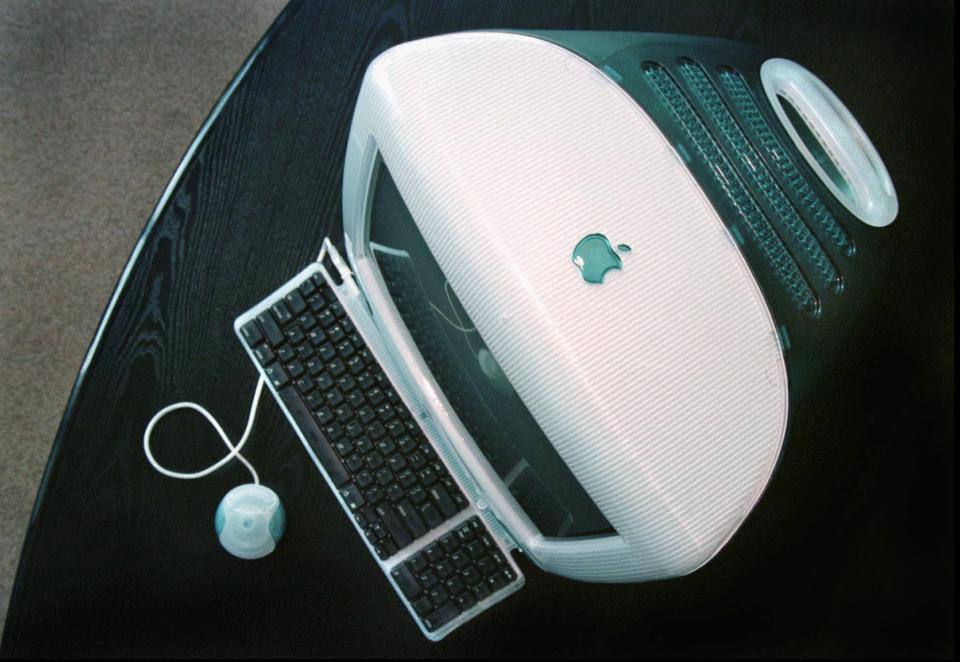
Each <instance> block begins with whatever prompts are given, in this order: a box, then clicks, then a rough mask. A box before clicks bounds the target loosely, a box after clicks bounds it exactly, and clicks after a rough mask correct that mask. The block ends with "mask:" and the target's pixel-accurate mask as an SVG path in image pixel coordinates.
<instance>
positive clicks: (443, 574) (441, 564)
mask: <svg viewBox="0 0 960 662" xmlns="http://www.w3.org/2000/svg"><path fill="white" fill-rule="evenodd" d="M433 569H434V570H435V571H436V573H437V576H438V577H439V578H440V579H446V578H447V577H449V576H450V575H452V574H453V573H454V567H453V563H451V562H450V561H447V560H446V559H444V560H443V561H437V563H436V565H434V566H433Z"/></svg>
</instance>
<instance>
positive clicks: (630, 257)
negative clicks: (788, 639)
mask: <svg viewBox="0 0 960 662" xmlns="http://www.w3.org/2000/svg"><path fill="white" fill-rule="evenodd" d="M378 158H382V159H383V161H384V163H385V164H386V165H387V167H388V168H389V170H390V173H391V174H392V176H393V178H394V180H395V181H396V184H397V187H398V189H399V191H400V193H401V195H402V196H403V199H404V201H405V202H406V204H407V206H408V207H409V209H410V211H411V213H412V215H413V218H414V219H415V221H416V223H417V225H418V227H419V229H420V231H421V233H422V234H423V236H424V238H425V240H426V242H427V244H428V246H429V247H430V249H431V251H432V252H433V254H434V255H435V257H436V259H437V262H438V263H439V264H440V266H441V268H442V269H443V271H444V273H445V275H446V277H447V278H448V280H449V282H450V285H451V286H452V288H453V290H454V291H455V293H456V295H457V297H458V298H459V299H460V301H461V302H462V303H463V305H464V307H465V310H466V311H467V313H468V314H469V315H470V318H471V319H472V320H473V322H474V323H475V324H476V326H477V328H478V330H479V331H480V334H481V336H482V337H483V339H484V341H485V343H486V345H487V346H488V347H489V349H490V350H491V351H492V353H493V355H494V357H495V359H496V361H497V363H499V365H500V366H501V368H502V369H503V372H504V373H505V374H506V376H507V377H508V378H509V380H510V381H511V382H512V384H513V385H514V387H515V388H516V390H517V392H518V393H519V395H520V396H521V398H522V399H523V401H524V403H525V404H526V406H527V407H528V408H529V410H530V412H531V413H532V415H533V416H534V418H535V420H536V421H537V423H538V424H539V425H540V426H541V428H542V429H543V430H544V432H545V433H546V435H547V437H548V438H549V439H550V441H551V443H552V444H553V445H554V446H555V447H556V449H557V451H558V452H559V454H560V456H561V457H562V458H563V459H564V461H565V462H566V463H567V464H568V465H569V467H570V469H571V470H572V472H573V474H574V475H575V476H576V478H577V479H578V480H579V482H580V483H581V484H582V485H583V487H584V489H585V490H586V492H587V493H588V494H589V495H590V496H591V498H592V499H593V500H594V501H595V502H596V504H597V506H598V507H599V509H600V510H601V512H603V514H604V515H605V517H606V518H607V519H608V520H609V522H610V523H611V524H612V526H613V527H614V528H615V529H616V531H617V533H618V534H619V535H615V536H608V537H600V538H589V539H576V540H569V539H549V538H545V537H543V536H542V535H541V534H540V532H539V531H538V530H537V529H536V527H535V526H534V525H533V523H532V522H531V521H530V519H529V518H528V517H527V516H526V514H525V513H524V512H523V511H522V510H521V509H520V508H519V506H518V505H517V503H516V501H515V500H514V499H513V497H512V496H511V495H510V493H509V492H508V491H507V490H506V489H505V488H504V486H503V483H502V482H501V481H500V480H499V478H498V477H497V476H496V474H495V473H494V472H493V471H492V469H491V467H490V466H489V464H487V462H486V461H485V460H484V458H483V456H482V454H481V453H480V452H479V451H478V449H477V447H476V445H475V444H474V443H473V441H472V439H470V436H469V434H468V433H467V432H466V430H465V429H464V427H463V425H462V424H461V423H460V421H459V419H457V417H456V414H455V412H454V411H452V409H451V408H450V406H449V403H448V402H447V400H446V398H445V397H444V396H443V394H442V392H440V390H439V388H438V387H437V385H436V383H435V381H434V380H433V378H432V376H431V375H430V373H429V371H428V370H427V368H426V366H425V364H424V362H423V360H422V358H421V357H420V355H419V353H418V352H417V350H416V347H415V345H414V344H413V342H412V340H411V338H410V336H409V334H408V333H407V332H406V330H405V329H404V327H403V324H402V322H401V321H400V318H399V316H398V314H397V311H396V309H395V308H394V306H393V304H392V302H391V301H390V298H389V295H388V293H387V291H386V288H385V286H384V285H383V281H382V279H381V277H380V275H379V272H378V269H377V266H376V262H375V260H374V259H373V257H372V255H371V253H370V249H369V246H368V243H367V241H368V239H367V238H368V228H369V218H368V207H369V194H370V190H371V185H372V181H371V177H372V174H373V173H374V171H375V166H376V163H377V159H378ZM343 210H344V223H345V231H346V241H347V250H348V257H349V259H350V262H351V264H352V267H353V270H354V272H355V274H356V277H357V280H358V283H359V285H360V286H361V288H362V290H363V292H364V294H365V296H366V298H367V300H368V303H369V305H370V307H371V311H372V313H373V316H374V318H375V319H376V321H377V324H378V325H379V327H380V329H381V331H382V333H383V335H384V336H385V338H386V340H387V342H388V343H389V344H390V345H392V347H393V350H394V352H395V354H396V356H397V358H398V359H399V362H400V363H402V365H403V366H405V368H406V370H407V371H408V372H409V375H410V379H411V381H412V383H414V384H416V385H417V387H418V388H419V389H420V390H421V391H422V394H423V399H424V403H425V406H426V408H427V409H428V410H429V413H430V414H431V415H432V417H433V418H434V419H435V421H436V422H437V424H438V425H439V427H440V429H441V430H442V431H443V433H444V435H445V436H446V437H447V440H448V442H449V443H450V444H451V445H452V446H453V447H454V448H455V449H456V450H457V452H458V454H459V455H460V457H461V460H462V462H463V463H464V466H465V467H466V468H467V470H468V471H469V472H470V474H471V476H472V477H473V479H474V480H475V481H476V483H477V487H478V489H479V491H480V493H481V494H482V498H483V500H484V501H485V502H486V505H489V506H490V507H491V508H492V509H493V510H494V512H495V513H496V514H497V516H498V518H499V519H500V521H501V522H502V523H503V524H504V526H505V527H506V529H507V530H508V531H509V533H510V534H511V535H512V536H513V537H514V539H515V540H516V541H517V543H518V544H519V545H520V546H521V547H522V548H523V549H524V551H525V552H526V553H528V554H529V555H530V556H531V557H532V558H533V559H534V561H536V562H537V563H538V564H539V565H540V566H541V567H543V568H544V569H546V570H548V571H552V572H556V573H559V574H563V575H566V576H569V577H574V578H578V579H584V580H591V581H638V580H648V579H657V578H662V577H668V576H673V575H681V574H685V573H689V572H691V571H693V570H695V569H696V568H697V567H699V566H700V565H702V564H703V563H705V562H706V561H708V560H709V559H710V558H711V557H712V556H713V555H714V554H715V553H716V552H717V551H718V550H719V549H720V548H721V547H722V545H723V544H724V543H725V542H726V541H727V539H728V538H729V537H730V536H731V535H732V534H733V533H734V531H736V529H737V527H738V526H739V525H740V524H741V522H743V520H744V518H745V517H746V516H747V514H748V513H749V512H750V509H751V508H752V507H753V505H754V503H755V502H756V501H757V499H758V498H759V496H760V494H761V492H762V491H763V489H764V487H765V486H766V484H767V482H768V480H769V478H770V475H771V473H772V471H773V468H774V465H775V463H776V460H777V457H778V455H779V452H780V448H781V444H782V441H783V438H784V433H785V427H786V422H787V402H788V394H787V377H786V369H785V365H784V361H783V357H782V354H781V347H780V344H779V340H778V337H777V333H776V330H775V327H774V324H773V321H772V318H771V315H770V312H769V310H768V308H767V305H766V303H765V301H764V298H763V296H762V293H761V291H760V288H759V286H758V284H757V282H756V281H755V280H754V278H753V276H752V274H751V272H750V270H749V268H748V266H747V264H746V262H745V261H744V259H743V257H742V256H741V254H740V253H739V251H738V250H737V248H736V246H735V243H734V242H733V241H732V239H731V237H730V236H729V234H728V233H727V231H726V228H725V227H724V225H723V224H722V222H721V221H720V219H719V217H718V216H717V213H716V212H715V210H714V209H713V208H712V207H711V205H710V204H709V202H708V201H707V199H706V197H705V196H704V194H703V192H702V191H701V190H700V188H699V187H698V185H697V183H696V181H695V180H694V178H693V177H692V175H691V174H690V173H689V171H688V170H687V169H686V167H685V166H684V165H683V163H682V161H681V159H680V158H678V157H677V155H676V153H675V152H674V150H673V149H672V147H671V145H670V144H669V143H668V142H667V140H666V139H665V138H664V136H663V135H662V134H661V132H660V131H659V130H658V129H657V127H656V126H655V124H654V123H653V122H652V120H651V119H650V118H649V117H648V116H647V115H646V113H645V112H644V111H643V110H642V109H641V108H640V107H639V106H638V105H637V103H636V102H635V101H634V99H633V98H631V97H630V96H629V95H628V94H626V93H625V92H624V91H623V90H622V89H620V88H619V87H618V86H617V85H616V84H615V83H613V82H612V81H611V80H610V79H609V78H608V77H607V76H606V75H604V74H603V73H602V72H600V71H599V70H597V69H596V68H595V67H594V66H593V65H591V64H589V63H588V62H586V61H585V60H583V59H581V58H580V57H578V56H576V55H574V54H572V53H571V52H569V51H567V50H565V49H563V48H560V47H558V46H556V45H553V44H551V43H548V42H545V41H542V40H539V39H536V38H533V37H528V36H520V35H514V34H505V33H482V32H474V33H463V34H453V35H446V36H442V37H434V38H429V39H423V40H420V41H415V42H409V43H406V44H403V45H400V46H397V47H395V48H392V49H390V50H389V51H387V52H385V53H383V54H382V55H380V56H379V57H378V58H377V59H376V60H375V61H374V62H373V63H372V64H371V65H370V67H369V69H368V70H367V73H366V76H365V78H364V81H363V85H362V88H361V91H360V95H359V99H358V102H357V106H356V110H355V113H354V118H353V124H352V127H351V133H350V138H349V145H348V150H347V157H346V164H345V171H344V192H343ZM590 233H603V234H605V235H606V236H607V237H608V238H609V239H610V240H611V242H613V244H614V245H616V244H619V243H625V244H629V245H630V246H631V247H632V249H633V250H632V252H630V253H629V254H626V255H624V256H623V263H624V264H623V269H622V270H620V271H611V272H609V273H608V274H607V276H606V279H605V282H604V283H603V284H602V285H594V284H588V283H586V282H584V280H583V279H582V278H581V275H580V273H579V271H578V270H577V268H576V267H575V266H574V264H573V263H572V261H571V253H572V251H573V249H574V246H576V244H577V243H578V241H580V239H582V238H583V237H584V236H586V235H588V234H590Z"/></svg>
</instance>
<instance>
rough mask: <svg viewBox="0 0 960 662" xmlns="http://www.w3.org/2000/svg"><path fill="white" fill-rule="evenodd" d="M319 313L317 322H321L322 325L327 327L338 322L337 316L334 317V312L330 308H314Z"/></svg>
mask: <svg viewBox="0 0 960 662" xmlns="http://www.w3.org/2000/svg"><path fill="white" fill-rule="evenodd" d="M314 312H315V313H316V315H317V322H319V323H320V326H322V327H323V328H325V329H326V328H327V327H330V326H333V325H334V324H336V323H337V318H336V317H334V315H333V313H332V312H330V310H329V309H325V310H314Z"/></svg>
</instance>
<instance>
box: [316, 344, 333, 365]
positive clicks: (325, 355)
mask: <svg viewBox="0 0 960 662" xmlns="http://www.w3.org/2000/svg"><path fill="white" fill-rule="evenodd" d="M317 353H318V354H319V355H320V358H321V359H323V360H324V361H329V360H330V359H332V358H333V357H334V356H336V355H337V350H336V348H335V347H334V346H333V343H329V342H327V343H324V344H322V345H321V346H320V348H319V349H318V350H317Z"/></svg>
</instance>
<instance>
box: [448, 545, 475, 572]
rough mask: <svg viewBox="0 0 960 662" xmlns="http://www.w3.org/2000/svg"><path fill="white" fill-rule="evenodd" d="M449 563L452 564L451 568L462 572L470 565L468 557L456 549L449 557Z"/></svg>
mask: <svg viewBox="0 0 960 662" xmlns="http://www.w3.org/2000/svg"><path fill="white" fill-rule="evenodd" d="M450 561H452V562H453V566H454V567H455V568H456V569H457V570H463V569H464V568H465V567H466V566H468V565H470V556H469V555H467V553H466V552H465V551H463V550H462V549H458V550H457V551H455V552H454V553H453V554H451V555H450Z"/></svg>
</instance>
